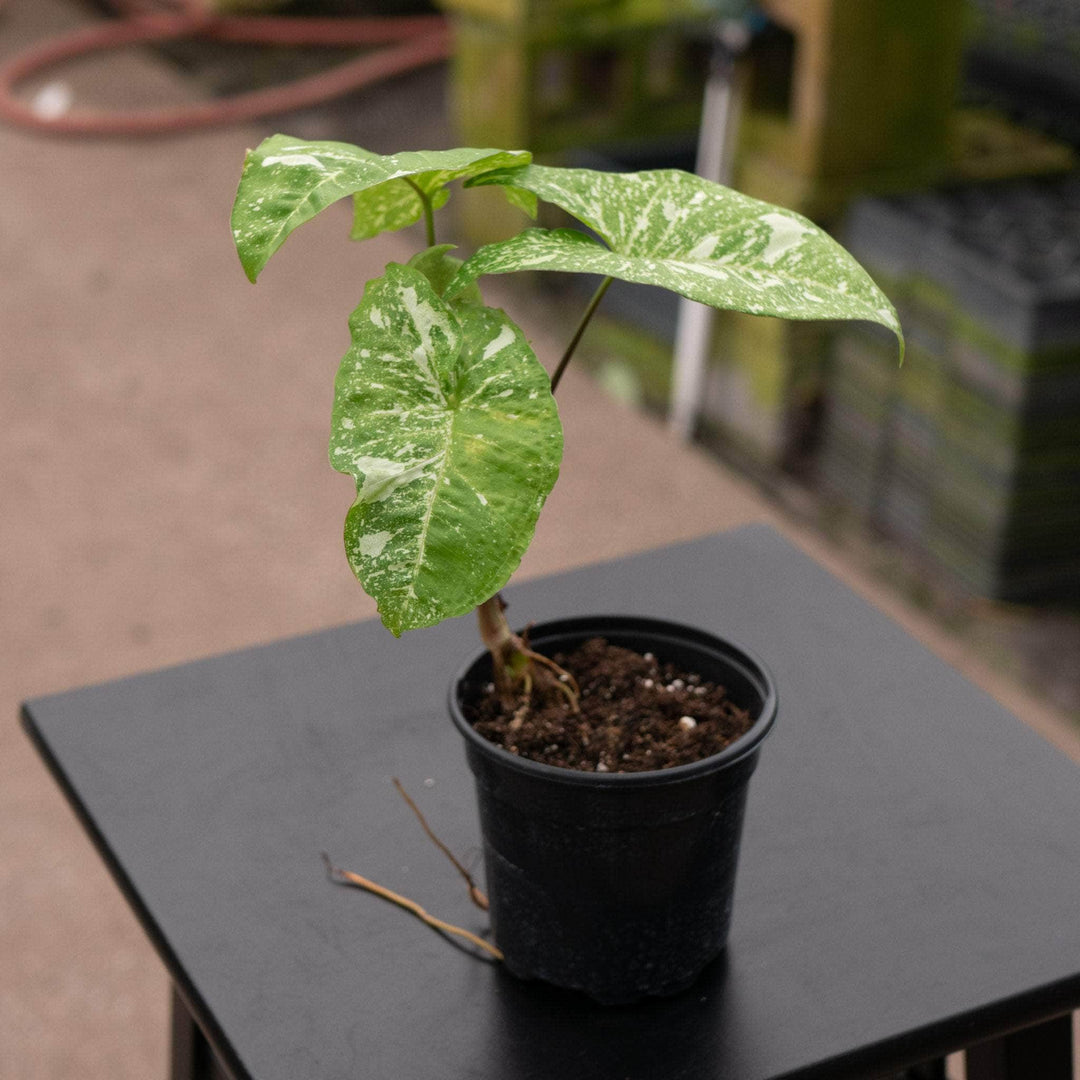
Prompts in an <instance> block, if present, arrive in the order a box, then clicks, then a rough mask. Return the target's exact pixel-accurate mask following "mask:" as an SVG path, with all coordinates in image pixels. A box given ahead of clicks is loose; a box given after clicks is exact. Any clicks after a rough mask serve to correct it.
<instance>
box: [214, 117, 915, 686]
mask: <svg viewBox="0 0 1080 1080" xmlns="http://www.w3.org/2000/svg"><path fill="white" fill-rule="evenodd" d="M455 180H462V181H464V183H465V185H466V186H472V185H481V184H484V185H497V186H498V187H500V188H501V189H502V190H503V192H504V193H505V194H506V196H507V198H508V199H510V201H511V202H512V203H514V204H515V205H517V206H519V207H521V208H522V209H523V210H525V211H526V212H527V213H529V214H530V215H531V216H533V217H535V216H536V211H537V202H538V200H543V201H545V202H549V203H554V204H555V205H556V206H559V207H561V208H562V209H563V210H564V211H566V213H568V214H569V215H571V216H572V217H573V218H576V219H577V220H578V221H580V222H581V223H582V224H583V225H585V226H587V227H588V229H589V230H591V234H590V233H586V232H583V231H578V230H575V229H566V228H564V229H540V228H529V229H525V230H524V231H522V232H520V233H518V234H517V235H515V236H511V237H510V238H508V239H506V240H501V241H498V242H495V243H491V244H487V245H486V246H484V247H481V248H480V249H479V250H478V251H477V252H476V253H475V254H474V255H472V257H471V258H468V259H466V260H464V261H462V260H460V259H457V258H455V257H454V256H452V255H451V254H450V251H451V249H452V245H438V244H436V238H435V227H434V216H433V215H434V211H435V210H436V209H438V208H439V207H441V206H442V205H443V204H444V203H445V202H446V199H447V197H448V190H447V185H448V184H450V183H451V182H452V181H455ZM346 196H352V199H353V210H354V214H353V227H352V237H353V238H354V239H357V240H363V239H367V238H370V237H373V236H376V235H378V234H379V233H381V232H385V231H389V230H396V229H401V228H404V227H406V226H408V225H412V224H414V223H415V222H418V221H420V220H421V219H422V220H423V221H424V223H425V228H426V233H427V247H426V248H425V250H423V251H420V252H419V253H417V254H416V255H415V256H414V257H413V258H412V259H410V260H409V261H408V262H407V263H404V264H398V263H390V264H389V265H388V266H387V267H386V271H385V273H384V274H383V276H382V277H379V278H375V279H373V280H371V281H368V282H367V285H366V286H365V288H364V292H363V298H362V299H361V301H360V304H359V306H358V307H357V308H356V310H355V311H354V312H353V313H352V316H351V318H350V320H349V327H350V331H351V334H352V346H351V347H350V349H349V351H348V352H347V353H346V354H345V357H344V359H343V360H342V362H341V367H340V369H339V371H338V374H337V380H336V383H335V398H334V406H333V414H332V423H331V435H330V461H331V464H332V465H333V466H334V468H335V469H338V470H339V471H340V472H344V473H350V474H352V475H353V476H354V477H355V479H356V500H355V501H354V502H353V505H352V507H351V509H350V510H349V512H348V515H347V517H346V520H345V550H346V554H347V555H348V559H349V563H350V564H351V566H352V569H353V572H354V573H355V575H356V577H357V578H358V579H359V581H360V583H361V585H362V586H363V587H364V589H365V590H366V591H367V592H368V593H369V594H370V595H371V596H372V597H374V599H375V600H376V601H377V603H378V607H379V613H380V615H381V616H382V620H383V622H384V623H385V625H386V626H387V627H388V628H389V629H390V630H391V631H392V632H393V633H394V634H395V635H400V634H401V633H402V632H403V631H405V630H411V629H415V628H418V627H423V626H431V625H434V624H435V623H438V622H441V621H442V620H443V619H446V618H449V617H451V616H455V615H461V614H464V613H465V612H467V611H469V610H470V609H472V608H476V609H477V612H478V615H479V622H480V631H481V636H482V638H483V640H484V642H485V644H486V645H487V647H488V649H489V650H490V651H491V654H492V658H493V663H494V672H495V683H496V687H497V689H498V691H499V693H500V694H501V695H502V697H503V698H504V700H505V701H506V702H507V703H508V704H511V703H515V702H517V701H520V700H521V697H522V695H523V694H524V695H528V694H529V693H530V692H531V691H533V690H536V689H538V688H539V687H540V685H541V684H543V685H544V686H549V687H557V688H559V689H560V690H561V691H562V692H564V693H565V694H566V695H567V697H568V698H569V699H570V701H571V703H572V704H574V705H576V695H575V690H574V688H573V683H572V680H569V679H568V677H567V676H566V675H565V674H564V673H562V672H559V671H558V670H557V669H554V666H553V665H552V663H551V662H550V661H549V660H547V659H546V658H544V657H541V656H538V655H537V654H536V653H535V652H533V651H532V650H531V649H530V648H529V646H528V643H527V640H525V639H524V638H523V637H521V636H519V635H517V634H515V633H514V632H512V631H511V629H510V627H509V625H508V624H507V621H506V618H505V616H504V614H503V604H502V601H501V598H500V597H499V590H500V589H501V588H502V587H503V585H504V584H505V583H506V581H507V579H508V578H509V577H510V575H511V573H512V572H513V571H514V569H515V568H516V567H517V565H518V563H519V562H520V560H521V557H522V555H523V554H524V552H525V549H526V548H527V546H528V544H529V541H530V540H531V538H532V535H533V530H534V528H535V525H536V521H537V517H538V516H539V514H540V510H541V508H542V506H543V505H544V500H545V499H546V498H547V495H548V492H549V491H550V490H551V488H552V486H553V485H554V483H555V480H556V478H557V476H558V473H559V462H560V458H561V455H562V444H563V438H562V428H561V425H560V423H559V415H558V411H557V409H556V407H555V400H554V397H553V392H554V390H555V387H556V386H557V385H558V381H559V378H560V377H561V375H562V372H563V370H564V368H565V366H566V363H567V362H568V361H569V359H570V356H571V355H572V353H573V351H574V348H575V346H576V345H577V342H578V340H579V339H580V337H581V334H582V332H583V331H584V329H585V326H586V325H587V323H588V321H589V319H590V318H591V316H592V313H593V311H594V310H595V309H596V305H597V304H598V303H599V301H600V298H601V297H602V296H603V294H604V292H605V291H606V289H607V287H608V285H610V283H611V281H612V280H613V279H614V278H620V279H623V280H626V281H635V282H644V283H647V284H650V285H659V286H661V287H663V288H667V289H672V290H674V291H675V292H677V293H679V294H681V295H682V296H686V297H689V298H690V299H692V300H697V301H700V302H701V303H704V304H709V305H712V306H713V307H717V308H727V309H732V310H736V311H742V312H749V313H751V314H754V315H770V316H780V317H786V318H792V319H864V320H870V321H873V322H877V323H880V324H882V325H884V326H886V327H888V328H889V329H890V330H892V331H894V332H895V333H896V335H897V338H898V340H899V341H900V346H901V349H902V348H903V338H902V336H901V332H900V326H899V322H898V321H897V317H896V312H895V311H894V309H893V307H892V305H891V304H890V303H889V301H888V300H887V299H886V298H885V296H884V295H883V294H882V293H881V291H880V290H879V289H878V288H877V286H876V285H875V284H874V283H873V282H872V281H871V280H870V277H869V276H868V275H867V274H866V272H865V271H864V270H863V269H862V268H861V267H860V266H859V265H858V263H856V262H855V260H854V259H853V258H852V257H851V255H849V254H848V253H847V252H846V251H845V250H844V249H843V248H842V247H841V246H840V245H839V244H837V243H836V242H835V241H834V240H832V239H831V238H830V237H829V236H828V235H826V234H825V233H824V232H822V231H821V230H820V229H819V228H818V227H817V226H816V225H814V224H813V223H812V222H810V221H808V220H807V219H806V218H804V217H801V216H800V215H798V214H795V213H793V212H791V211H789V210H783V209H781V208H779V207H776V206H771V205H769V204H767V203H763V202H760V201H758V200H756V199H751V198H748V197H747V196H745V195H741V194H739V193H738V192H735V191H732V190H730V189H728V188H725V187H721V186H720V185H719V184H715V183H712V182H710V181H707V180H703V179H701V178H699V177H697V176H693V175H691V174H689V173H685V172H680V171H678V170H674V169H664V170H658V171H652V172H639V173H627V174H618V173H604V172H594V171H592V170H589V169H564V168H552V167H547V166H541V165H534V164H532V163H531V156H530V155H529V154H528V153H526V152H523V151H504V150H490V149H487V150H483V149H458V150H445V151H435V152H427V151H421V152H407V153H399V154H392V155H389V156H382V155H379V154H374V153H371V152H369V151H367V150H362V149H360V148H359V147H356V146H351V145H349V144H346V143H338V142H304V141H301V140H298V139H293V138H289V137H288V136H285V135H275V136H273V137H272V138H269V139H267V140H265V141H264V142H263V143H262V144H261V145H260V146H259V147H258V148H257V149H256V150H253V151H250V152H249V153H248V155H247V159H246V161H245V163H244V169H243V174H242V177H241V180H240V187H239V190H238V192H237V196H236V202H235V205H234V207H233V214H232V228H233V237H234V239H235V242H236V247H237V250H238V252H239V254H240V260H241V262H242V264H243V267H244V270H245V271H246V273H247V275H248V277H249V278H250V279H251V280H252V281H255V280H256V278H257V277H258V275H259V273H260V272H261V271H262V269H263V267H264V266H265V265H266V263H267V260H269V258H270V256H271V255H273V253H274V252H275V251H276V250H277V249H278V248H279V247H280V246H281V244H282V243H283V242H284V241H285V239H286V237H288V235H289V233H291V232H292V230H293V229H295V228H296V227H297V226H298V225H301V224H303V223H304V222H305V221H307V220H309V219H310V218H312V217H314V216H315V215H316V214H317V213H319V211H321V210H323V209H324V208H325V207H327V206H328V205H330V204H331V203H333V202H335V201H337V200H338V199H341V198H344V197H346ZM515 270H564V271H574V272H579V273H589V274H597V275H600V276H601V282H600V285H599V287H598V289H597V290H596V293H595V295H594V296H593V299H592V301H591V302H590V303H589V305H588V307H587V308H586V310H585V313H584V315H583V317H582V320H581V323H580V324H579V326H578V328H577V331H576V332H575V334H574V335H573V338H572V340H571V342H570V344H569V346H568V347H567V350H566V352H565V354H564V355H563V357H562V359H561V361H560V363H559V364H558V367H557V368H556V371H555V374H554V375H553V376H552V377H551V379H549V378H548V375H547V374H546V372H545V370H544V368H543V367H542V366H541V365H540V362H539V361H538V360H537V358H536V356H535V354H534V353H533V351H532V349H531V348H530V346H529V343H528V341H526V339H525V335H524V334H523V333H522V331H521V329H520V328H519V327H518V326H517V325H516V324H515V323H514V322H513V321H512V320H511V319H510V318H509V316H507V315H506V313H505V312H503V311H502V310H500V309H498V308H493V307H487V306H486V305H485V304H484V302H483V298H482V297H481V294H480V289H479V287H478V284H477V282H478V279H479V278H481V277H483V276H484V275H485V274H505V273H509V272H511V271H515Z"/></svg>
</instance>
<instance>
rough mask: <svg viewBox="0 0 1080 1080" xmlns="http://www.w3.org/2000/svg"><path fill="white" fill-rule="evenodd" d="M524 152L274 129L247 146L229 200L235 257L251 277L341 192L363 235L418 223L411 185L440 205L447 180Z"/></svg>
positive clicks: (515, 159)
mask: <svg viewBox="0 0 1080 1080" xmlns="http://www.w3.org/2000/svg"><path fill="white" fill-rule="evenodd" d="M530 158H531V155H530V154H529V153H528V152H526V151H519V150H492V149H486V150H479V149H472V148H463V149H458V150H430V151H427V150H420V151H405V152H403V153H400V154H390V155H388V156H384V155H382V154H374V153H372V152H371V151H370V150H363V149H361V148H360V147H359V146H352V145H350V144H349V143H341V142H328V141H316V142H307V141H304V140H302V139H296V138H293V137H292V136H289V135H272V136H271V137H270V138H268V139H265V140H264V141H263V142H262V143H260V144H259V146H258V147H257V148H256V149H255V150H250V151H248V154H247V157H246V159H245V161H244V170H243V173H242V174H241V176H240V187H239V189H238V190H237V193H236V200H235V202H234V203H233V211H232V230H233V239H234V240H235V241H236V248H237V251H238V252H239V254H240V262H241V263H242V265H243V267H244V271H245V273H246V274H247V276H248V277H249V278H250V279H251V280H252V281H254V280H255V279H256V278H257V277H258V276H259V274H260V273H261V271H262V269H263V267H264V266H265V265H266V263H267V261H268V260H269V259H270V256H271V255H273V254H274V252H275V251H277V249H278V248H279V247H281V245H282V244H283V243H284V242H285V240H286V238H287V237H288V236H289V234H290V233H291V232H292V231H293V229H295V228H296V227H297V226H298V225H302V224H303V223H304V222H305V221H309V220H310V219H311V218H313V217H314V216H315V215H316V214H317V213H319V211H321V210H324V209H325V208H326V207H327V206H329V205H330V204H331V203H333V202H336V201H337V200H338V199H342V198H344V197H345V196H347V195H352V196H354V199H355V200H356V201H355V206H354V219H353V232H352V235H353V237H354V238H355V239H364V238H366V237H370V236H376V235H377V234H378V233H380V232H386V231H390V230H394V229H401V228H404V227H405V226H406V225H411V224H412V223H413V222H414V221H418V220H419V219H420V217H421V216H422V215H423V212H424V204H423V200H422V198H421V196H420V194H419V193H418V192H417V188H419V189H420V191H422V192H423V193H424V195H425V196H427V197H429V198H430V199H431V200H432V203H433V206H441V205H442V204H443V203H444V202H445V201H446V198H447V192H446V190H445V185H446V184H448V183H449V182H450V181H451V180H456V179H460V178H465V177H476V176H478V175H480V174H482V173H484V172H487V171H489V170H491V169H504V168H506V167H508V166H515V165H525V164H527V163H528V162H529V160H530ZM413 185H415V187H414V186H413Z"/></svg>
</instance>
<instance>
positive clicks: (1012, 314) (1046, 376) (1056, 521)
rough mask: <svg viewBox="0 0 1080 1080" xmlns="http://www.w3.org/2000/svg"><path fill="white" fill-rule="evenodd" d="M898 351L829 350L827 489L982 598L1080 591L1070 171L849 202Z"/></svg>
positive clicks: (884, 345) (1079, 405)
mask: <svg viewBox="0 0 1080 1080" xmlns="http://www.w3.org/2000/svg"><path fill="white" fill-rule="evenodd" d="M846 240H847V242H848V243H849V245H850V247H851V248H852V250H853V251H854V253H855V255H856V257H857V258H859V259H860V261H861V262H862V263H863V264H864V265H865V266H866V267H867V269H868V270H869V271H870V273H871V274H872V275H873V276H874V277H875V279H876V280H877V281H878V282H879V283H880V284H881V285H882V287H883V288H884V289H885V291H886V292H887V293H889V295H890V296H891V297H892V299H893V300H894V301H895V302H896V305H897V308H898V310H899V312H900V317H901V320H902V322H903V325H904V329H905V332H906V335H907V340H908V351H907V358H906V360H905V362H904V365H903V367H901V368H898V367H897V364H896V353H895V347H894V346H893V344H892V343H891V342H890V341H887V340H884V339H883V338H877V337H876V336H873V335H872V334H871V333H870V332H868V331H866V330H862V329H852V330H845V331H844V332H843V333H842V334H841V335H840V337H839V339H838V341H837V348H836V352H835V355H834V357H833V366H832V370H831V374H830V386H829V391H828V402H829V411H828V416H827V419H826V423H825V429H824V438H823V442H822V449H821V459H820V477H821V482H822V487H823V489H824V490H825V492H826V493H827V495H829V496H830V497H832V498H835V499H837V500H839V501H840V502H841V503H842V504H844V505H846V506H847V507H848V508H849V509H851V510H853V511H854V512H855V513H856V514H857V515H858V516H859V517H860V518H861V519H862V520H863V521H864V522H866V523H867V524H869V525H871V526H872V527H874V528H876V529H879V530H881V531H882V532H884V533H885V534H886V535H888V536H891V537H893V538H894V539H895V540H896V541H898V542H899V543H900V544H901V545H902V546H903V547H905V548H907V549H908V550H910V551H914V552H916V553H918V554H919V555H920V556H922V557H924V558H926V559H928V560H929V561H931V562H932V563H934V564H936V565H937V566H938V567H940V568H941V569H942V570H944V571H946V572H947V574H948V575H950V576H951V577H953V578H954V579H955V580H957V581H958V582H959V583H961V584H962V585H964V586H965V587H966V588H967V589H970V590H973V591H975V592H977V593H979V594H981V595H983V596H988V597H994V598H1000V599H1010V600H1026V599H1038V598H1053V597H1058V596H1063V595H1071V596H1073V597H1075V596H1076V595H1077V594H1080V174H1077V173H1072V174H1067V175H1064V176H1058V177H1047V178H1039V179H1025V180H1022V181H1010V182H1003V183H995V184H980V185H969V186H964V187H957V188H950V189H947V190H942V191H936V192H932V193H920V194H914V195H905V196H901V197H892V198H872V199H864V200H861V201H860V202H858V203H857V204H856V205H855V207H854V208H853V211H852V214H851V218H850V221H849V232H848V235H847V237H846Z"/></svg>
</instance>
